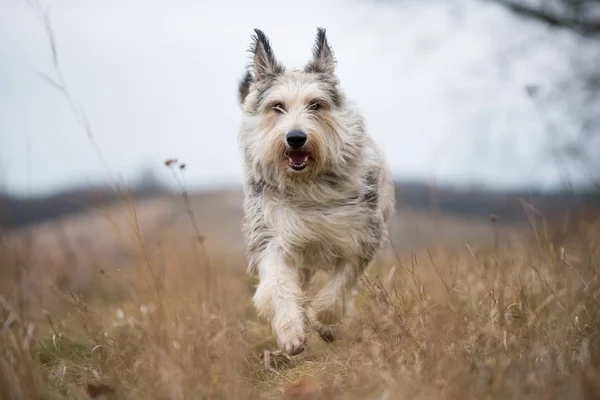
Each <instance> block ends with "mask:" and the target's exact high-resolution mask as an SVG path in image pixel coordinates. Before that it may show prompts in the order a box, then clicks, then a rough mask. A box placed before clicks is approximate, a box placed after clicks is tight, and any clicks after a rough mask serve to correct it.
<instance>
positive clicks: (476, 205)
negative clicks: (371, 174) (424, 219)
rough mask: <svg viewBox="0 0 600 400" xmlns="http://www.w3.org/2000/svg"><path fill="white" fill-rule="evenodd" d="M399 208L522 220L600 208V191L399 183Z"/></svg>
mask: <svg viewBox="0 0 600 400" xmlns="http://www.w3.org/2000/svg"><path fill="white" fill-rule="evenodd" d="M396 198H397V203H398V204H397V207H398V208H399V209H400V208H403V207H405V208H409V209H413V210H419V211H422V210H426V209H427V210H430V211H432V212H434V213H435V212H439V213H440V214H444V215H454V216H460V217H474V218H489V217H492V216H494V217H496V218H499V219H500V220H503V221H522V220H525V219H527V218H528V213H531V212H533V213H535V212H540V213H541V214H543V215H544V216H552V215H555V214H562V213H564V212H567V211H568V212H572V211H576V210H581V209H582V208H585V207H591V208H595V209H598V208H600V191H599V190H598V189H596V188H590V189H587V190H579V191H577V192H575V191H570V190H557V191H553V192H542V191H534V190H529V191H525V190H522V191H495V190H489V189H481V188H464V187H453V186H435V187H434V186H430V185H426V184H423V183H419V182H417V183H409V182H403V183H399V182H397V183H396Z"/></svg>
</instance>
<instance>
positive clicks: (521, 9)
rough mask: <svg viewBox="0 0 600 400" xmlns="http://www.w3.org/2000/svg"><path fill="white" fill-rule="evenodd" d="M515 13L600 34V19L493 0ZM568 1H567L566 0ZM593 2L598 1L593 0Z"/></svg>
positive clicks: (591, 33) (507, 0)
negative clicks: (578, 16) (573, 15)
mask: <svg viewBox="0 0 600 400" xmlns="http://www.w3.org/2000/svg"><path fill="white" fill-rule="evenodd" d="M491 1H492V2H493V3H496V4H498V5H500V6H502V7H505V8H507V9H508V10H510V11H511V12H513V13H514V14H517V15H520V16H521V17H524V18H528V19H531V20H535V21H538V22H541V23H543V24H546V25H548V26H551V27H554V28H563V29H568V30H571V31H573V32H575V33H577V34H579V35H582V36H600V19H586V18H585V17H582V18H577V17H572V16H569V15H567V13H564V14H557V13H553V12H550V11H547V10H545V9H544V7H541V6H540V7H535V6H528V5H524V4H520V3H516V2H514V1H512V0H491ZM564 3H567V4H568V2H567V1H564ZM593 3H598V2H596V1H593Z"/></svg>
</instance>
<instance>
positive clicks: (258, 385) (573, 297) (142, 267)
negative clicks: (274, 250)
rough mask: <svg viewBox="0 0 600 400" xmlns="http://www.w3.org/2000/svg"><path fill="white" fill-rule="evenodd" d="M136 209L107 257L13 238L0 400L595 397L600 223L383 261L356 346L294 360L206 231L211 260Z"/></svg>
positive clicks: (4, 257) (177, 229)
mask: <svg viewBox="0 0 600 400" xmlns="http://www.w3.org/2000/svg"><path fill="white" fill-rule="evenodd" d="M126 204H127V206H126V210H127V212H126V213H125V215H123V209H121V210H120V211H119V212H120V213H121V214H120V215H121V222H122V221H123V220H125V221H128V224H127V225H128V226H129V228H130V229H129V231H125V230H124V229H121V230H119V235H120V236H119V238H120V239H119V240H120V241H119V242H118V243H120V245H121V246H122V249H120V250H119V251H118V252H116V253H115V252H113V253H106V254H107V255H106V256H104V255H101V254H100V253H98V252H97V251H95V252H91V251H89V250H88V249H87V248H86V247H85V246H80V247H76V248H70V249H68V248H60V246H57V245H55V246H51V247H50V248H51V249H52V251H53V252H54V253H57V252H58V253H63V254H71V257H58V256H53V258H51V259H49V258H45V256H44V255H47V254H48V249H47V248H45V247H42V246H40V245H39V243H36V241H35V232H36V231H32V232H33V233H32V234H31V235H29V236H28V235H26V234H23V233H21V234H20V235H19V237H18V238H15V237H13V236H11V237H8V236H7V235H5V238H4V240H3V242H2V247H1V248H0V260H1V261H2V266H3V267H2V270H1V273H2V276H0V279H1V280H0V282H1V283H0V285H1V286H0V290H1V292H0V293H1V296H2V297H1V298H0V300H1V304H0V318H1V324H2V331H1V334H0V342H1V343H0V346H1V349H2V350H1V351H2V353H1V354H0V398H2V399H21V398H26V399H29V398H32V399H35V398H43V399H55V398H56V399H64V398H73V399H77V398H89V397H90V396H92V397H93V396H97V395H98V393H100V392H104V393H105V395H107V396H109V397H108V398H127V399H196V398H198V399H202V398H206V399H215V398H227V399H238V398H252V399H254V398H282V397H285V398H296V399H300V398H315V399H316V398H320V399H329V398H345V399H346V398H348V399H403V398H411V399H429V398H435V399H439V398H441V399H465V398H467V399H471V398H472V399H483V398H501V399H505V398H518V399H528V398H532V399H533V398H535V399H537V398H544V399H546V398H556V399H563V398H572V399H595V398H599V397H598V396H600V383H599V382H600V381H599V378H600V348H599V337H598V332H599V330H598V329H599V327H600V282H599V281H598V279H599V276H600V273H599V270H598V266H599V262H600V218H598V216H597V215H596V214H590V215H586V216H585V217H579V218H577V219H574V220H572V222H571V223H570V224H567V225H563V224H561V223H556V224H552V225H551V226H545V225H544V223H543V221H541V220H535V221H534V220H532V224H531V228H530V229H529V231H528V232H519V231H517V230H516V229H513V230H511V231H509V232H510V235H507V234H505V233H502V234H498V235H490V237H492V238H494V237H497V240H489V241H486V242H487V244H480V245H479V246H474V245H469V244H468V243H466V244H463V245H460V246H456V245H455V244H454V243H455V242H456V241H457V239H456V238H452V240H450V241H448V242H444V241H443V240H442V239H440V240H439V241H438V243H437V244H434V245H432V246H427V247H422V248H415V249H414V251H412V252H411V251H406V249H405V250H404V251H401V254H400V257H399V258H389V257H385V256H382V257H381V259H380V261H379V263H378V264H377V265H376V266H374V268H373V269H371V271H370V274H369V276H368V277H365V279H364V280H363V282H362V283H361V291H360V293H359V294H358V296H357V301H356V309H355V313H354V315H353V316H352V318H349V319H348V326H347V328H346V330H345V334H344V337H343V338H342V339H341V340H340V341H338V342H336V343H333V344H325V343H323V342H321V341H320V339H319V338H318V336H317V335H316V334H313V335H311V337H310V339H309V349H308V350H307V351H306V352H305V353H303V354H301V355H300V356H297V357H294V358H293V359H289V358H287V357H285V356H284V355H282V354H281V353H280V352H277V351H276V350H277V349H276V348H275V347H274V346H275V340H274V338H273V336H272V334H271V331H270V329H269V327H268V324H267V323H266V321H264V320H262V319H259V318H258V317H257V316H256V314H255V311H254V309H253V308H252V305H251V296H252V291H253V287H254V282H251V281H249V280H248V279H247V278H246V276H245V275H244V272H243V271H244V267H245V266H244V264H243V260H241V259H240V258H239V257H237V256H232V255H231V254H235V251H233V250H232V253H231V254H230V253H228V252H227V251H226V250H224V249H223V245H222V244H221V245H220V247H219V246H217V245H215V246H213V247H210V246H208V244H210V241H211V235H210V231H209V232H203V234H204V235H206V237H207V242H206V243H207V246H208V247H209V249H208V250H207V248H204V242H202V241H198V240H196V238H197V234H196V232H195V230H197V229H199V228H198V227H202V226H203V224H202V223H198V225H197V226H196V227H194V228H191V229H190V230H189V234H188V233H185V234H184V233H182V232H186V231H185V230H184V229H183V228H182V226H181V225H175V226H174V227H173V228H172V229H171V228H169V227H166V224H164V223H162V224H159V225H158V226H154V227H153V226H151V225H148V226H146V228H144V229H145V230H142V229H140V228H139V227H140V226H142V225H144V224H143V223H142V221H141V219H142V218H143V217H144V214H143V212H141V210H142V209H143V206H141V205H135V207H134V205H133V204H131V203H126ZM150 208H151V207H150ZM186 209H187V208H186ZM187 210H191V209H187ZM210 211H211V210H205V212H206V213H208V214H210ZM186 215H188V218H195V215H194V214H193V213H191V212H190V213H187V214H186ZM145 216H146V217H147V218H151V214H148V215H145ZM106 218H110V217H109V216H108V214H106ZM188 222H189V221H188ZM494 226H495V224H492V223H490V226H489V229H490V232H493V229H494ZM45 229H49V228H47V227H46V228H45ZM211 229H217V227H216V226H213V227H211ZM63 232H64V231H63ZM107 232H108V233H107ZM507 232H508V231H507ZM111 233H112V234H116V230H112V231H111V230H108V231H105V232H104V233H101V232H100V231H99V230H97V231H95V232H94V235H96V236H97V237H98V238H100V237H101V235H107V234H108V235H110V234H111ZM446 234H448V235H451V234H452V233H451V232H448V233H446ZM64 235H67V236H68V233H65V234H64ZM61 243H62V245H63V246H67V245H66V244H65V243H68V241H64V240H63V242H61ZM450 243H451V244H450ZM114 246H116V244H114ZM232 246H234V247H236V246H238V247H239V246H240V243H233V244H232ZM57 247H58V248H57ZM211 248H212V249H213V250H212V253H211V255H210V257H211V260H210V264H207V262H206V261H207V260H206V254H207V252H208V253H210V252H211V250H210V249H211ZM216 249H218V250H216ZM57 250H60V251H57ZM388 250H390V249H388ZM86 254H87V255H88V257H89V258H93V260H89V259H87V260H86ZM108 254H110V255H108ZM115 254H116V255H117V256H118V257H117V256H115ZM119 257H120V258H119ZM119 259H122V260H123V261H122V262H119V263H118V264H115V263H116V262H118V261H117V260H119ZM81 260H85V261H81ZM90 261H93V263H91V262H90ZM208 267H210V269H208ZM57 270H59V271H60V273H57V272H56V271H57ZM209 272H210V273H209ZM81 275H86V276H87V277H88V279H87V280H86V282H87V284H86V285H83V286H82V285H78V284H77V282H79V281H80V280H81V279H82V277H81ZM284 392H285V393H284ZM302 393H304V394H302ZM111 396H112V397H111ZM302 396H305V397H302ZM310 396H312V397H310Z"/></svg>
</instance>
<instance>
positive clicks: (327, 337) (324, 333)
mask: <svg viewBox="0 0 600 400" xmlns="http://www.w3.org/2000/svg"><path fill="white" fill-rule="evenodd" d="M336 328H337V327H335V326H333V325H320V326H318V327H315V330H316V331H317V333H318V334H319V336H320V337H321V339H323V341H324V342H327V343H331V342H335V341H336V340H337V339H338V338H339V330H338V329H336Z"/></svg>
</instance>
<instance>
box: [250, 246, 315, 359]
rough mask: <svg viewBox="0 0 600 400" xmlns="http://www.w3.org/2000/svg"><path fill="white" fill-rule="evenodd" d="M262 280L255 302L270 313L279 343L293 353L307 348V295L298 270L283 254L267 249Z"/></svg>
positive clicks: (262, 269) (263, 311)
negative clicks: (304, 301)
mask: <svg viewBox="0 0 600 400" xmlns="http://www.w3.org/2000/svg"><path fill="white" fill-rule="evenodd" d="M258 273H259V278H260V283H259V285H258V287H257V288H256V293H255V294H254V298H253V301H254V305H255V306H256V308H257V309H258V311H259V312H260V313H262V314H264V315H266V316H267V317H268V318H269V320H270V321H271V326H272V328H273V331H274V332H275V335H276V336H277V342H278V344H279V346H280V347H281V348H282V349H283V350H285V351H286V352H287V353H288V354H290V355H296V354H299V353H301V352H302V351H303V350H304V348H305V347H306V332H305V324H304V310H303V308H302V303H303V294H302V289H301V287H300V282H299V276H298V273H297V271H296V270H294V269H293V268H291V267H289V266H288V265H286V264H285V262H284V260H283V257H282V256H281V253H280V252H279V251H277V250H276V249H273V248H271V249H267V250H266V251H265V254H264V255H263V257H262V259H261V261H260V262H259V264H258Z"/></svg>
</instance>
